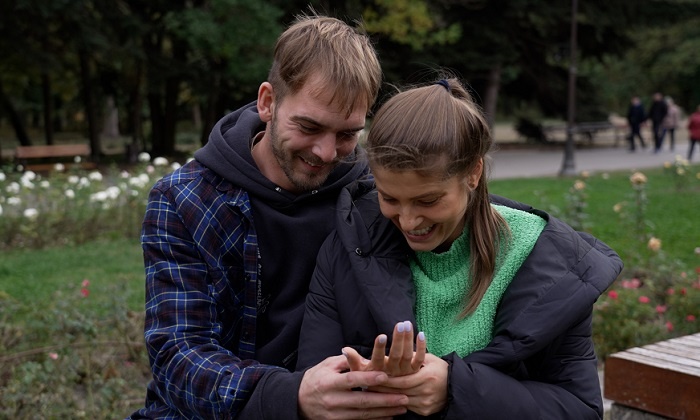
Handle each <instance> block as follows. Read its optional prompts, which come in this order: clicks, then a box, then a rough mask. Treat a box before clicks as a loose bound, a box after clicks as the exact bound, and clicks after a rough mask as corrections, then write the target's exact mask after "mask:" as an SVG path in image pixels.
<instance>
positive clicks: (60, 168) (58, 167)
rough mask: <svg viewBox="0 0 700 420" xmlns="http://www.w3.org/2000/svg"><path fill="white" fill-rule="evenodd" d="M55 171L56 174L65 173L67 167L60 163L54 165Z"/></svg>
mask: <svg viewBox="0 0 700 420" xmlns="http://www.w3.org/2000/svg"><path fill="white" fill-rule="evenodd" d="M53 170H54V171H56V172H63V171H65V170H66V166H65V165H64V164H62V163H60V162H59V163H57V164H55V165H53Z"/></svg>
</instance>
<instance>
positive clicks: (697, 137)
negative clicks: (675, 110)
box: [688, 105, 700, 161]
mask: <svg viewBox="0 0 700 420" xmlns="http://www.w3.org/2000/svg"><path fill="white" fill-rule="evenodd" d="M688 135H689V136H690V144H689V145H688V160H689V161H690V159H691V158H692V157H693V149H695V144H696V143H700V105H698V107H697V109H696V110H695V112H693V113H692V114H690V118H688Z"/></svg>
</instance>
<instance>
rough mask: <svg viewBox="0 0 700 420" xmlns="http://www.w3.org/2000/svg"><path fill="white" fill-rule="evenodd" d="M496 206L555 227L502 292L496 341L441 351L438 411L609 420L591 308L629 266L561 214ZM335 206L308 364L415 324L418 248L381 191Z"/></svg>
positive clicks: (311, 311) (303, 344) (303, 348)
mask: <svg viewBox="0 0 700 420" xmlns="http://www.w3.org/2000/svg"><path fill="white" fill-rule="evenodd" d="M492 201H493V202H494V203H497V204H501V205H506V206H509V207H513V208H517V209H520V210H524V211H529V212H532V213H534V214H537V215H539V216H541V217H543V218H544V219H545V220H547V225H546V227H545V229H544V231H543V232H542V234H541V235H540V238H539V239H538V241H537V243H536V244H535V247H534V249H533V251H532V253H531V254H530V256H529V257H528V258H527V259H526V261H525V262H524V263H523V265H522V266H521V268H520V270H519V271H518V273H517V275H516V276H515V278H514V279H513V281H512V282H511V284H510V286H509V287H508V289H507V290H506V292H505V294H504V296H503V299H502V301H501V304H500V306H499V308H498V311H497V313H496V321H495V328H494V338H493V340H492V341H491V342H490V343H489V345H488V346H487V347H486V348H485V349H483V350H480V351H477V352H474V353H472V354H470V355H468V356H466V357H464V358H460V357H459V356H457V355H456V354H454V353H453V354H449V355H446V356H444V357H443V358H444V359H445V360H447V361H448V363H449V364H450V371H449V386H448V392H449V395H448V406H447V408H446V409H445V410H444V411H443V412H442V413H440V415H439V416H440V417H444V418H448V419H465V418H473V419H515V418H517V419H595V418H602V416H603V404H602V398H601V395H600V384H599V380H598V372H597V360H596V356H595V353H594V349H593V342H592V339H591V319H592V307H593V303H594V302H595V301H596V299H598V297H599V296H600V294H601V293H602V292H603V291H604V290H605V289H606V288H607V287H608V286H609V285H610V284H611V283H612V282H613V281H614V280H615V279H616V278H617V276H618V274H619V273H620V270H621V269H622V262H621V261H620V258H619V257H618V256H617V254H616V253H615V252H614V251H613V250H612V249H610V248H609V247H608V246H607V245H605V244H604V243H602V242H600V241H598V240H596V239H595V238H593V237H592V236H590V235H588V234H585V233H579V232H575V231H574V230H572V229H571V228H570V227H569V226H568V225H566V224H565V223H563V222H561V221H560V220H558V219H556V218H554V217H552V216H549V215H547V214H545V213H543V212H540V211H537V210H534V209H532V208H531V207H529V206H526V205H523V204H520V203H517V202H514V201H511V200H508V199H504V198H502V197H496V196H494V197H492ZM338 207H339V208H338V212H339V213H338V226H337V231H336V232H334V233H333V234H331V236H330V237H329V238H328V239H327V240H326V242H325V243H324V245H323V247H322V248H321V251H320V253H319V256H318V264H317V267H316V271H315V273H314V277H313V279H312V282H311V286H310V287H311V289H310V291H309V295H308V297H307V301H306V313H305V318H304V323H303V326H302V329H301V331H302V333H301V340H300V347H299V363H298V365H297V366H298V367H299V368H304V367H308V366H311V365H314V364H316V363H318V362H320V361H321V360H323V359H324V358H326V357H327V356H330V355H337V354H339V352H340V349H341V348H342V347H343V346H346V345H348V346H352V347H354V348H356V349H358V351H360V353H361V354H363V355H364V356H365V357H368V356H369V355H370V353H371V348H372V344H373V341H374V338H375V337H376V336H377V335H378V334H380V333H385V334H388V335H389V337H391V331H392V330H393V327H394V325H395V324H396V323H397V322H399V321H404V320H411V321H412V322H413V323H414V325H415V317H414V311H413V306H414V289H413V283H412V281H411V272H410V269H409V267H408V258H410V255H411V253H412V251H411V250H410V248H408V246H407V245H406V242H405V241H404V239H403V236H402V234H401V233H400V232H399V231H398V229H396V228H394V226H393V224H392V223H391V222H390V221H389V220H387V219H386V218H384V217H383V216H382V215H381V213H380V211H379V206H378V203H377V194H376V191H373V190H372V189H371V185H370V184H368V183H360V184H356V185H354V186H353V187H352V188H351V189H348V190H346V191H344V192H343V193H342V194H341V196H340V198H339V201H338ZM429 339H430V337H428V340H429ZM407 416H408V417H411V413H409V415H407Z"/></svg>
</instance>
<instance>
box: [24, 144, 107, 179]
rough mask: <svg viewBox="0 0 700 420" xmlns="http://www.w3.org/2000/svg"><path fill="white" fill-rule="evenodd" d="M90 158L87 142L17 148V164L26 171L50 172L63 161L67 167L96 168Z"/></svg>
mask: <svg viewBox="0 0 700 420" xmlns="http://www.w3.org/2000/svg"><path fill="white" fill-rule="evenodd" d="M76 156H79V157H80V162H77V163H76V162H75V157H76ZM89 158H90V146H89V145H88V144H85V143H80V144H54V145H42V146H17V148H16V149H15V164H16V165H22V169H23V170H25V171H27V170H30V171H34V172H50V171H52V170H53V169H54V167H55V166H56V164H57V163H63V164H64V165H65V166H66V167H70V166H72V165H79V167H80V168H82V169H95V168H96V167H97V165H95V163H94V162H91V161H90V160H89Z"/></svg>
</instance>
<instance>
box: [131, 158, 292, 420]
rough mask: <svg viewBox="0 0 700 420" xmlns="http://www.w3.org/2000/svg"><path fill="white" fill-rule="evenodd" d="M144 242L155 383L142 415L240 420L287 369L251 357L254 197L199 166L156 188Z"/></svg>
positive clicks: (195, 164) (255, 259)
mask: <svg viewBox="0 0 700 420" xmlns="http://www.w3.org/2000/svg"><path fill="white" fill-rule="evenodd" d="M142 245H143V251H144V260H145V266H146V325H145V338H146V345H147V349H148V355H149V359H150V363H151V368H152V371H153V377H154V381H153V382H152V383H151V384H150V385H149V389H148V395H147V399H146V408H144V409H142V410H140V411H139V413H138V414H136V413H135V416H134V418H138V417H139V416H145V417H147V418H162V419H174V418H183V417H186V418H192V417H195V416H196V417H202V418H230V417H234V416H235V415H236V414H237V413H238V411H239V410H240V409H241V408H242V406H243V405H244V404H245V402H246V401H247V399H248V398H249V396H250V394H251V392H252V391H253V389H254V387H255V385H256V383H257V382H258V380H259V379H260V378H261V377H262V376H263V375H264V374H265V373H267V372H270V371H272V370H278V369H281V368H278V367H276V366H270V365H263V364H260V363H258V362H256V361H254V360H253V358H254V357H255V325H256V324H255V323H256V314H257V304H256V302H257V290H258V285H257V281H258V247H257V237H256V233H255V228H254V226H253V223H252V214H251V207H250V201H249V198H248V194H247V192H246V191H244V190H242V189H240V188H238V187H236V186H234V185H233V184H231V183H230V182H228V181H226V180H224V179H223V178H221V177H220V176H218V175H217V174H215V173H214V172H213V171H211V170H209V169H207V168H206V167H204V166H202V165H201V164H199V163H198V162H197V161H192V162H190V163H188V164H186V165H184V166H182V167H181V168H180V169H178V170H176V171H175V172H174V173H172V174H170V175H168V176H166V177H165V178H163V179H162V180H160V181H159V182H158V183H157V184H156V185H155V186H154V187H153V189H152V191H151V193H150V196H149V200H148V207H147V209H146V215H145V219H144V222H143V231H142ZM183 413H187V414H186V415H184V414H183Z"/></svg>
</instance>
